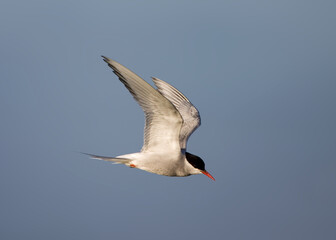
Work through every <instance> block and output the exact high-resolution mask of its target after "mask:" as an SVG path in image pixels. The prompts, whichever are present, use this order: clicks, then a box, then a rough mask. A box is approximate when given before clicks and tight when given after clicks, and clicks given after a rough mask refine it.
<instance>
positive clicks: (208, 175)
mask: <svg viewBox="0 0 336 240" xmlns="http://www.w3.org/2000/svg"><path fill="white" fill-rule="evenodd" d="M202 173H203V174H204V175H205V176H207V177H209V178H211V179H212V180H214V181H216V180H215V178H214V177H213V176H211V174H210V173H208V172H207V171H205V170H204V171H202Z"/></svg>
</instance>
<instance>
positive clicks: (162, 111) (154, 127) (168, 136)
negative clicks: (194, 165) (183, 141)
mask: <svg viewBox="0 0 336 240" xmlns="http://www.w3.org/2000/svg"><path fill="white" fill-rule="evenodd" d="M102 57H103V58H104V61H105V62H106V63H107V64H108V65H109V67H111V68H112V69H113V72H114V73H115V74H116V75H117V76H118V77H119V80H120V81H121V82H122V83H123V84H124V85H125V87H126V88H127V89H128V90H129V92H130V93H131V94H132V95H133V97H134V98H135V100H136V101H137V102H138V103H139V105H140V106H141V108H142V109H143V111H144V112H145V119H146V121H145V131H144V145H143V147H142V149H141V151H161V150H162V149H164V150H167V151H169V150H170V151H180V144H179V133H180V129H181V126H182V117H181V115H180V113H179V112H178V111H177V110H176V108H175V107H174V106H173V105H172V103H171V102H170V101H168V100H167V99H166V98H165V97H163V96H162V95H161V94H160V93H159V92H158V91H157V90H156V89H154V88H153V87H152V86H151V85H149V84H148V83H147V82H146V81H145V80H143V79H142V78H141V77H139V76H138V75H136V74H135V73H133V72H132V71H131V70H129V69H128V68H126V67H124V66H123V65H121V64H120V63H118V62H116V61H113V60H112V59H109V58H107V57H104V56H102ZM168 148H169V149H168Z"/></svg>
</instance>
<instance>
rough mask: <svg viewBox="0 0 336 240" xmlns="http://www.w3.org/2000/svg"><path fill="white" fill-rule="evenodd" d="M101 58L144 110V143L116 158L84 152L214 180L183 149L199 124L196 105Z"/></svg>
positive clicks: (169, 88)
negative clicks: (137, 148) (203, 176)
mask: <svg viewBox="0 0 336 240" xmlns="http://www.w3.org/2000/svg"><path fill="white" fill-rule="evenodd" d="M102 57H103V60H104V61H105V62H106V63H107V64H108V66H109V67H111V68H112V70H113V72H114V73H115V74H116V75H117V76H118V78H119V80H120V81H121V82H122V83H123V84H124V85H125V87H126V88H127V89H128V91H129V92H130V93H131V94H132V96H133V97H134V99H135V100H136V101H137V102H138V104H139V105H140V107H141V108H142V110H143V111H144V113H145V129H144V144H143V147H142V149H141V151H140V152H138V153H131V154H125V155H120V156H116V157H104V156H98V155H93V154H87V153H85V154H87V155H89V156H90V157H91V158H94V159H99V160H105V161H110V162H114V163H119V164H125V165H126V166H129V167H131V168H138V169H141V170H145V171H147V172H151V173H156V174H159V175H164V176H171V177H174V176H175V177H186V176H190V175H195V174H204V175H206V176H208V177H209V178H211V179H212V180H215V179H214V177H213V176H211V174H210V173H209V172H207V171H206V170H205V164H204V161H203V160H202V159H201V158H200V157H198V156H196V155H193V154H191V153H189V152H187V151H186V148H187V141H188V138H189V137H190V135H191V134H192V133H193V132H194V131H195V130H196V129H197V128H198V127H199V126H200V125H201V118H200V114H199V112H198V110H197V109H196V107H195V106H194V105H193V104H192V103H191V102H190V101H189V100H188V99H187V98H186V97H185V96H184V95H183V94H182V93H181V92H180V91H178V90H177V89H176V88H175V87H173V86H171V85H170V84H168V83H166V82H165V81H163V80H160V79H158V78H155V77H152V80H153V82H154V84H155V86H156V88H157V89H155V88H153V87H152V86H151V85H150V84H149V83H147V82H146V81H145V80H143V79H142V78H141V77H139V76H138V75H136V74H135V73H133V72H132V71H131V70H129V69H128V68H126V67H124V66H123V65H121V64H120V63H118V62H116V61H113V60H112V59H109V58H107V57H105V56H102Z"/></svg>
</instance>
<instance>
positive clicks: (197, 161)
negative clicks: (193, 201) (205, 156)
mask: <svg viewBox="0 0 336 240" xmlns="http://www.w3.org/2000/svg"><path fill="white" fill-rule="evenodd" d="M186 159H187V161H188V162H189V163H190V164H191V165H192V166H193V167H194V168H196V169H197V170H199V172H200V173H202V174H204V175H205V176H207V177H209V178H211V179H212V180H214V181H215V178H214V177H213V176H211V174H210V173H209V172H208V171H206V170H205V164H204V161H203V160H202V158H200V157H199V156H196V155H193V154H191V153H188V152H186Z"/></svg>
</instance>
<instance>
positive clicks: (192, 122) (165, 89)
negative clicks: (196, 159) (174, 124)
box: [152, 77, 201, 150]
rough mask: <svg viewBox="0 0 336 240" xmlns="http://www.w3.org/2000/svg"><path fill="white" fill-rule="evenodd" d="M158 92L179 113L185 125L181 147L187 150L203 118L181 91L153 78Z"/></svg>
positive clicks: (181, 134)
mask: <svg viewBox="0 0 336 240" xmlns="http://www.w3.org/2000/svg"><path fill="white" fill-rule="evenodd" d="M152 79H153V81H154V83H155V85H156V87H157V88H158V91H159V92H160V93H161V94H162V95H163V96H164V97H165V98H167V99H168V100H169V101H170V102H171V103H172V104H173V105H174V106H175V108H176V109H177V110H178V111H179V113H180V114H181V116H182V119H183V124H182V128H181V132H180V138H179V139H180V145H181V148H182V149H184V150H185V149H186V148H187V141H188V138H189V137H190V135H191V134H192V133H193V132H194V131H195V130H196V129H197V128H198V127H199V126H200V125H201V117H200V114H199V112H198V110H197V109H196V108H195V106H194V105H192V103H191V102H190V101H189V100H188V98H186V96H184V95H183V94H182V93H181V92H180V91H179V90H177V89H176V88H174V87H173V86H172V85H170V84H168V83H166V82H165V81H163V80H160V79H158V78H154V77H152Z"/></svg>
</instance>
